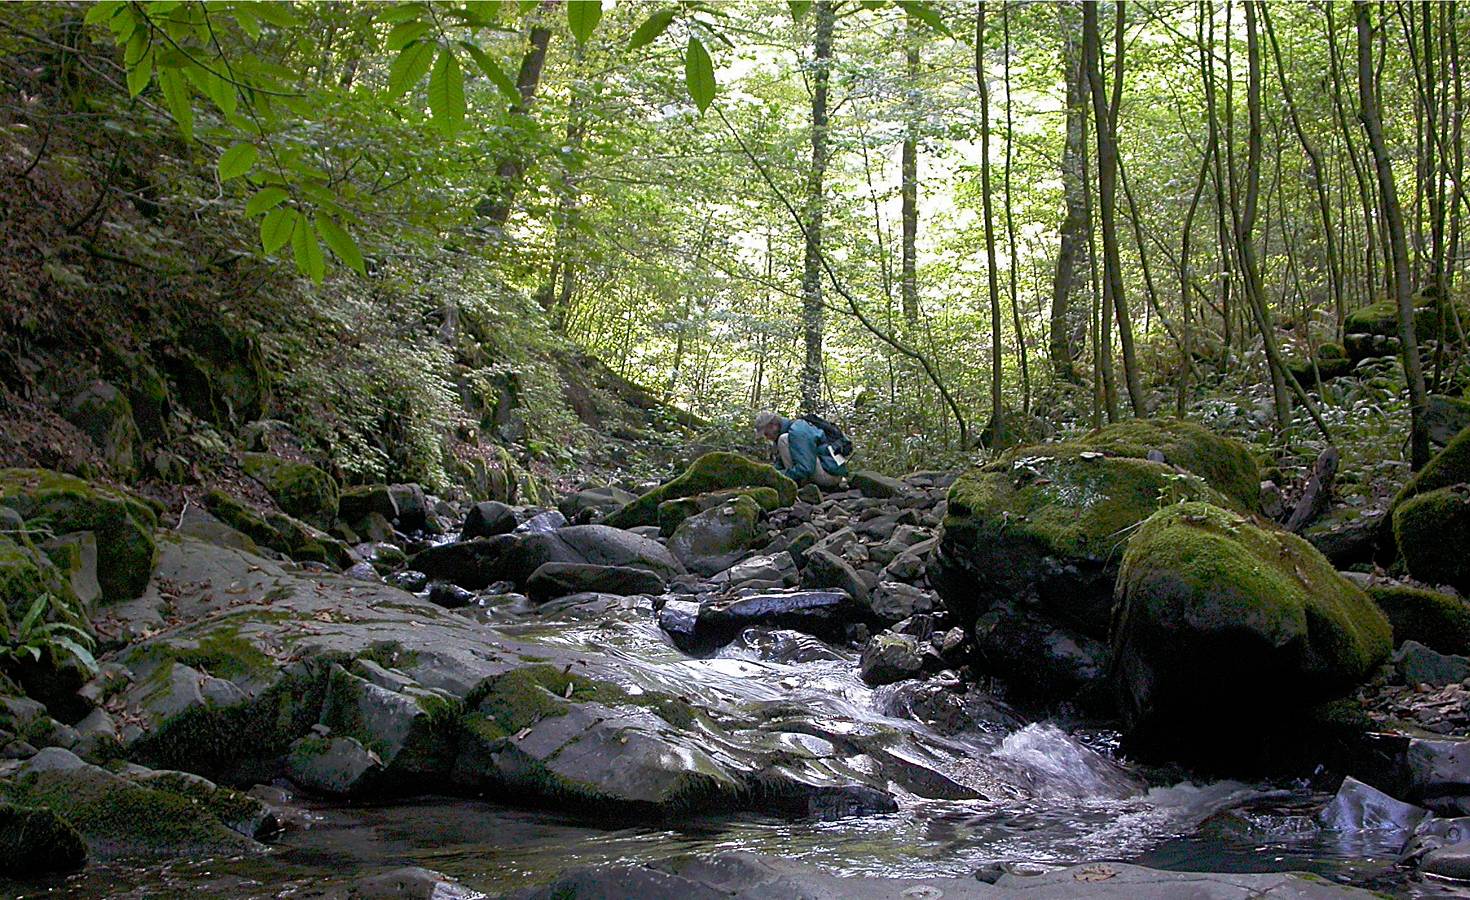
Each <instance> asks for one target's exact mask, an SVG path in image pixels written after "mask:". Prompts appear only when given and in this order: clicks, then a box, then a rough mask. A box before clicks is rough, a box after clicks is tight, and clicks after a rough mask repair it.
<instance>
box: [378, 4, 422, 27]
mask: <svg viewBox="0 0 1470 900" xmlns="http://www.w3.org/2000/svg"><path fill="white" fill-rule="evenodd" d="M423 12H424V5H423V4H422V3H395V4H392V5H391V6H389V7H388V8H386V9H384V10H383V11H382V12H381V13H379V14H378V18H379V19H380V20H381V21H384V22H393V23H399V22H407V21H408V20H410V19H415V18H417V17H418V16H419V15H420V14H421V13H423Z"/></svg>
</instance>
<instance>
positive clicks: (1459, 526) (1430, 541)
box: [1393, 469, 1470, 592]
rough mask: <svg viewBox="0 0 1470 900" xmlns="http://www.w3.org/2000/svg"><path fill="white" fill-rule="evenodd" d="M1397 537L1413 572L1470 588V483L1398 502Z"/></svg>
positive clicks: (1421, 577)
mask: <svg viewBox="0 0 1470 900" xmlns="http://www.w3.org/2000/svg"><path fill="white" fill-rule="evenodd" d="M1425 471H1428V469H1425ZM1421 474H1422V473H1421ZM1393 536H1394V540H1395V541H1397V542H1398V547H1399V553H1400V554H1402V555H1403V558H1404V564H1405V565H1406V566H1408V569H1409V574H1411V575H1413V576H1414V577H1415V578H1417V579H1419V580H1420V581H1424V582H1427V583H1429V584H1448V585H1452V586H1453V587H1454V588H1455V590H1457V591H1461V592H1467V591H1470V485H1467V484H1458V485H1455V486H1453V487H1443V488H1438V489H1435V490H1431V491H1427V492H1425V493H1420V494H1415V495H1414V496H1412V497H1410V498H1409V499H1407V500H1405V501H1403V502H1402V503H1399V504H1397V505H1395V506H1394V510H1393Z"/></svg>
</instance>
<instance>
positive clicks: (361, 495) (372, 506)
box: [337, 484, 398, 528]
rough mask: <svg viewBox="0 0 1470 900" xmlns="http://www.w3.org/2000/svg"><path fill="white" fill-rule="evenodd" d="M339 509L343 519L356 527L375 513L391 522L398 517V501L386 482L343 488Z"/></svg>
mask: <svg viewBox="0 0 1470 900" xmlns="http://www.w3.org/2000/svg"><path fill="white" fill-rule="evenodd" d="M337 509H338V513H339V514H340V515H341V517H342V521H343V522H346V523H347V524H348V525H351V526H352V527H354V528H356V527H357V526H358V525H359V524H360V523H361V522H362V520H363V519H366V518H367V517H368V516H370V515H372V514H373V513H377V514H378V515H380V516H382V517H383V518H384V519H386V520H388V521H389V522H392V521H393V520H394V519H396V518H398V503H397V501H395V500H394V499H393V492H392V491H390V490H388V485H386V484H361V485H356V486H354V487H347V488H343V489H342V491H341V493H340V494H339V496H338V498H337Z"/></svg>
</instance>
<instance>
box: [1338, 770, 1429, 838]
mask: <svg viewBox="0 0 1470 900" xmlns="http://www.w3.org/2000/svg"><path fill="white" fill-rule="evenodd" d="M1427 815H1429V811H1428V810H1426V809H1424V808H1422V807H1418V806H1414V805H1413V804H1411V803H1404V802H1403V801H1402V800H1395V799H1394V798H1392V797H1390V796H1389V795H1387V794H1385V793H1383V792H1382V791H1380V790H1378V789H1377V788H1374V787H1371V786H1369V785H1366V784H1364V783H1363V782H1361V781H1359V780H1357V779H1356V778H1353V777H1351V776H1349V777H1347V778H1344V779H1343V781H1342V786H1341V787H1340V788H1338V791H1337V795H1336V796H1335V797H1333V798H1332V802H1330V803H1328V804H1327V806H1326V807H1325V808H1324V809H1323V810H1322V811H1321V812H1320V813H1318V814H1317V821H1318V822H1320V823H1322V827H1323V828H1326V829H1329V830H1332V831H1392V832H1399V833H1401V834H1403V836H1404V840H1406V841H1407V840H1408V838H1409V835H1411V834H1413V833H1414V829H1415V828H1417V827H1418V825H1419V823H1420V822H1421V821H1422V820H1423V819H1424V817H1425V816H1427Z"/></svg>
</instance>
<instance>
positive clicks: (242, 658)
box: [136, 624, 275, 680]
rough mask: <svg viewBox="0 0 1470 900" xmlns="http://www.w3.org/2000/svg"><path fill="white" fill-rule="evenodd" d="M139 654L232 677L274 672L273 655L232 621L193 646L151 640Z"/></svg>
mask: <svg viewBox="0 0 1470 900" xmlns="http://www.w3.org/2000/svg"><path fill="white" fill-rule="evenodd" d="M136 656H137V659H138V660H143V659H147V660H152V661H158V662H176V663H180V664H182V665H185V666H189V667H190V668H192V669H198V670H200V671H202V672H207V673H209V674H210V675H214V676H215V677H217V678H225V679H231V680H233V679H239V678H243V677H245V676H249V675H264V674H268V673H271V672H274V671H275V664H274V663H273V662H272V660H271V658H270V657H269V656H267V655H266V654H265V653H264V652H263V651H262V650H261V649H260V648H259V647H257V646H255V645H254V644H252V643H251V642H250V641H249V640H247V639H245V638H243V637H241V636H240V632H239V628H238V626H236V625H232V624H231V625H223V626H220V627H216V628H214V629H212V630H211V631H209V632H207V633H206V634H204V635H202V636H200V637H199V638H198V639H197V640H195V641H194V643H193V646H182V645H179V644H165V643H161V642H159V643H152V644H147V645H145V646H143V647H142V648H140V649H139V651H138V652H137V654H136ZM167 670H168V666H166V665H163V666H159V671H161V672H167Z"/></svg>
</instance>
